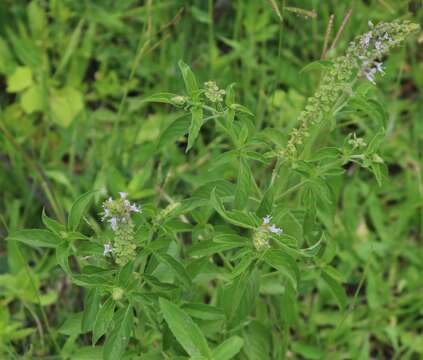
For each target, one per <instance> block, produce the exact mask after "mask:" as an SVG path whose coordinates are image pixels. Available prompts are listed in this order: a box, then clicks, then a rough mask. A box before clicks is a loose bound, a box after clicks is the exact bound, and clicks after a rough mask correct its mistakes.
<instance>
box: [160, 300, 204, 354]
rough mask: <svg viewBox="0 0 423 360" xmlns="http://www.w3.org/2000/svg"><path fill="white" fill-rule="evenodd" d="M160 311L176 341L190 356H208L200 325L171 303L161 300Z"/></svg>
mask: <svg viewBox="0 0 423 360" xmlns="http://www.w3.org/2000/svg"><path fill="white" fill-rule="evenodd" d="M159 303H160V309H161V311H162V313H163V316H164V318H165V320H166V323H167V324H168V326H169V328H170V330H171V331H172V333H173V335H174V336H175V338H176V340H178V342H179V343H180V344H181V345H182V347H183V348H184V349H185V351H186V352H187V353H188V354H189V355H190V356H198V355H204V356H206V357H207V356H208V354H209V352H210V351H209V347H208V345H207V341H206V338H205V337H204V335H203V333H202V332H201V330H200V328H199V327H198V325H197V324H196V323H195V322H194V321H193V320H192V319H191V318H190V317H189V315H188V314H187V313H186V312H185V311H183V310H181V309H180V308H178V307H177V306H176V305H175V304H173V303H171V302H170V301H168V300H166V299H164V298H160V299H159Z"/></svg>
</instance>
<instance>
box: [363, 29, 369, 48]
mask: <svg viewBox="0 0 423 360" xmlns="http://www.w3.org/2000/svg"><path fill="white" fill-rule="evenodd" d="M371 39H372V32H371V31H369V32H368V33H365V34H364V35H363V38H362V39H361V45H362V46H363V47H365V48H367V47H369V44H370V40H371Z"/></svg>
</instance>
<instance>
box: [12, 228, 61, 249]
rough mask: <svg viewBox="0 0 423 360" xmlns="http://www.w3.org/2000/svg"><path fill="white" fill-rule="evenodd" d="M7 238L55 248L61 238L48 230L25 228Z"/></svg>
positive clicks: (35, 245) (31, 244) (30, 244)
mask: <svg viewBox="0 0 423 360" xmlns="http://www.w3.org/2000/svg"><path fill="white" fill-rule="evenodd" d="M7 240H9V241H19V242H21V243H24V244H27V245H29V246H32V247H47V248H55V247H57V246H59V244H60V241H61V240H60V238H59V237H58V236H57V235H55V234H53V233H52V232H50V231H48V230H43V229H25V230H18V231H15V232H13V233H11V234H10V235H9V236H8V237H7Z"/></svg>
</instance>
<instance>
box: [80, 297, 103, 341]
mask: <svg viewBox="0 0 423 360" xmlns="http://www.w3.org/2000/svg"><path fill="white" fill-rule="evenodd" d="M100 299H101V296H100V290H99V289H89V290H88V291H87V293H86V296H85V301H84V313H83V315H82V322H81V329H82V332H83V333H86V332H87V331H90V330H92V328H93V325H94V321H95V319H96V317H97V312H98V309H99V308H100Z"/></svg>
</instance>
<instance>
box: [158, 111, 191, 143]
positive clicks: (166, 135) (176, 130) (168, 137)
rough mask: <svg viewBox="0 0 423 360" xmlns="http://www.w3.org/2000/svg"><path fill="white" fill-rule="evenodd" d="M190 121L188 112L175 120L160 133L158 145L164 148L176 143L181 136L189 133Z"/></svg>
mask: <svg viewBox="0 0 423 360" xmlns="http://www.w3.org/2000/svg"><path fill="white" fill-rule="evenodd" d="M190 121H191V120H190V118H189V117H188V116H187V115H186V114H184V115H183V116H182V117H180V118H177V119H176V120H175V121H173V122H172V123H171V124H170V125H169V126H168V127H167V128H166V129H165V130H164V131H163V132H162V134H161V135H160V140H159V143H158V145H157V146H158V147H159V148H162V147H163V146H165V145H167V144H170V143H174V142H175V141H176V140H178V139H179V138H180V137H181V136H184V135H185V134H187V133H188V127H189V124H190Z"/></svg>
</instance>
